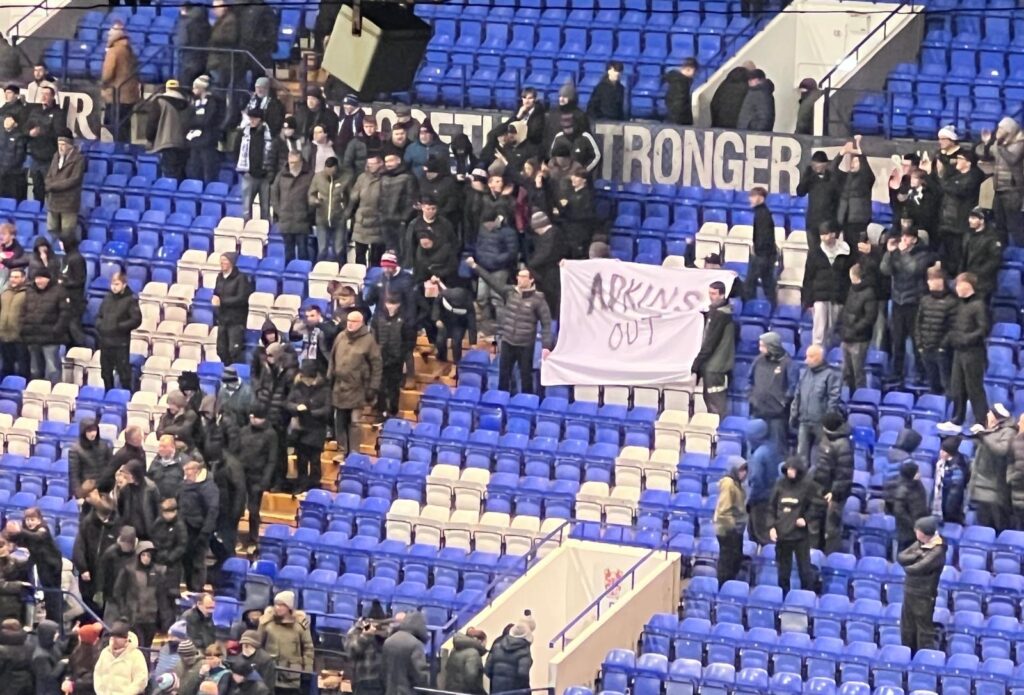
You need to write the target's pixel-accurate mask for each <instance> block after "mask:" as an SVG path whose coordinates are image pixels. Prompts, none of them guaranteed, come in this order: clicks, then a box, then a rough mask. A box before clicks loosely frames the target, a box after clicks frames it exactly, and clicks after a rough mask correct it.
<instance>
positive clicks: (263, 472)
mask: <svg viewBox="0 0 1024 695" xmlns="http://www.w3.org/2000/svg"><path fill="white" fill-rule="evenodd" d="M277 447H278V442H277V433H276V432H275V431H274V429H273V428H272V427H270V425H269V424H268V423H266V422H264V423H263V424H262V425H254V424H251V423H250V424H248V425H246V426H245V427H243V428H242V432H241V435H240V436H239V438H238V459H239V461H241V462H242V468H243V469H244V470H245V484H246V485H247V486H248V488H249V489H250V490H252V489H256V488H258V489H260V490H263V491H264V492H265V491H266V490H269V489H270V483H271V481H272V480H273V479H274V466H276V465H277Z"/></svg>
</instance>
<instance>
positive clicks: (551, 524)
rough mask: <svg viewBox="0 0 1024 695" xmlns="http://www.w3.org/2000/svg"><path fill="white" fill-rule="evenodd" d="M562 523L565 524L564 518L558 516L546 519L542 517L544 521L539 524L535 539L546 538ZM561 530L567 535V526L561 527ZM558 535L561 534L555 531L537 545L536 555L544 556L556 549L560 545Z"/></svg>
mask: <svg viewBox="0 0 1024 695" xmlns="http://www.w3.org/2000/svg"><path fill="white" fill-rule="evenodd" d="M563 524H565V519H559V518H558V517H548V518H547V519H544V521H542V522H541V524H540V531H538V532H537V540H542V539H544V538H547V537H548V536H550V535H551V534H553V533H555V531H556V530H557V529H558V528H559V527H561V526H562V525H563ZM563 531H564V534H565V535H566V536H567V535H568V533H569V527H568V526H566V527H565V528H564V529H563ZM560 535H561V534H557V533H556V534H555V535H554V536H552V537H551V538H548V539H547V540H546V541H544V542H542V543H541V544H540V545H539V546H538V547H537V556H538V557H544V556H545V555H547V554H548V553H550V552H551V551H552V550H555V549H557V548H558V546H560V545H561V538H560Z"/></svg>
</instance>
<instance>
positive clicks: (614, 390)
mask: <svg viewBox="0 0 1024 695" xmlns="http://www.w3.org/2000/svg"><path fill="white" fill-rule="evenodd" d="M602 392H603V394H604V396H603V401H602V402H603V403H604V404H605V405H624V406H627V407H628V406H629V387H628V386H605V387H604V388H603V389H602Z"/></svg>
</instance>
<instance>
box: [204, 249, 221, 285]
mask: <svg viewBox="0 0 1024 695" xmlns="http://www.w3.org/2000/svg"><path fill="white" fill-rule="evenodd" d="M221 253H222V252H221V251H214V252H213V253H211V254H210V255H209V256H207V257H206V262H205V263H203V270H202V276H203V287H205V288H207V289H211V290H212V289H213V288H215V287H216V286H217V276H218V275H220V257H221Z"/></svg>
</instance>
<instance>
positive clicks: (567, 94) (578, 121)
mask: <svg viewBox="0 0 1024 695" xmlns="http://www.w3.org/2000/svg"><path fill="white" fill-rule="evenodd" d="M567 124H568V126H569V127H571V128H572V132H574V133H576V134H577V135H579V134H581V133H589V132H590V119H589V118H587V114H586V113H585V112H584V111H583V109H581V108H580V103H579V95H578V94H577V92H576V85H574V84H573V83H572V81H571V80H566V82H565V84H563V85H562V86H561V87H560V88H559V90H558V103H557V104H556V105H555V106H554V108H552V109H551V110H549V111H548V113H547V116H546V117H545V121H544V141H543V142H542V143H541V148H542V149H543V150H550V149H551V143H552V142H553V141H554V139H555V138H556V137H557V135H558V132H559V131H560V130H564V129H565V128H566V127H567ZM527 127H529V126H527ZM527 139H528V140H531V141H532V138H530V137H529V133H528V134H527ZM595 149H596V148H595Z"/></svg>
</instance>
